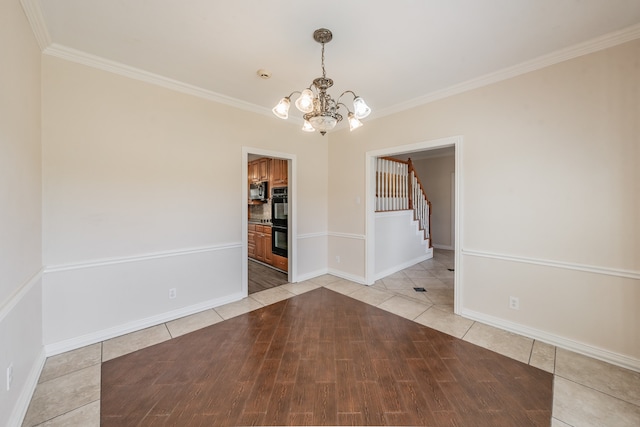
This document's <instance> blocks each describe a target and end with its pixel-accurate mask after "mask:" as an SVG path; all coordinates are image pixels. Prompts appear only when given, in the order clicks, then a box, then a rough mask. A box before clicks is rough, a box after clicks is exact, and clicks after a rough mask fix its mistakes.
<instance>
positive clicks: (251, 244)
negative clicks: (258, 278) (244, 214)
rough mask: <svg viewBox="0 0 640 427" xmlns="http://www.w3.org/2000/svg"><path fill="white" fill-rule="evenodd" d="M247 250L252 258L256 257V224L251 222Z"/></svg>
mask: <svg viewBox="0 0 640 427" xmlns="http://www.w3.org/2000/svg"><path fill="white" fill-rule="evenodd" d="M247 252H248V255H249V257H250V258H255V257H256V225H255V224H249V236H248V238H247Z"/></svg>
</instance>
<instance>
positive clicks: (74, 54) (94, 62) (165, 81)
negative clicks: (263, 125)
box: [43, 43, 273, 117]
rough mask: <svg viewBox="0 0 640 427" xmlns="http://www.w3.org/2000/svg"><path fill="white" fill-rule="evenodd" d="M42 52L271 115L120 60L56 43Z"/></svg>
mask: <svg viewBox="0 0 640 427" xmlns="http://www.w3.org/2000/svg"><path fill="white" fill-rule="evenodd" d="M43 53H44V54H45V55H49V56H54V57H57V58H61V59H65V60H67V61H71V62H76V63H78V64H82V65H86V66H88V67H92V68H97V69H99V70H103V71H107V72H110V73H114V74H118V75H121V76H124V77H128V78H131V79H135V80H141V81H143V82H146V83H151V84H153V85H157V86H161V87H164V88H167V89H171V90H175V91H177V92H182V93H186V94H188V95H193V96H197V97H199V98H204V99H207V100H209V101H214V102H218V103H221V104H225V105H229V106H231V107H235V108H240V109H242V110H246V111H251V112H254V113H257V114H263V115H266V116H269V117H272V116H273V114H272V113H271V111H270V110H269V109H267V108H264V107H260V106H258V105H255V104H251V103H249V102H245V101H241V100H239V99H236V98H232V97H230V96H226V95H222V94H220V93H217V92H213V91H210V90H207V89H203V88H201V87H198V86H194V85H191V84H188V83H184V82H181V81H179V80H174V79H171V78H169V77H164V76H161V75H159V74H154V73H151V72H148V71H145V70H141V69H139V68H135V67H131V66H129V65H125V64H122V63H120V62H116V61H111V60H108V59H105V58H102V57H99V56H96V55H92V54H89V53H86V52H82V51H80V50H76V49H72V48H69V47H66V46H62V45H59V44H57V43H53V44H51V45H50V46H49V47H47V48H46V49H45V50H44V51H43Z"/></svg>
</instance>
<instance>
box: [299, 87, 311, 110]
mask: <svg viewBox="0 0 640 427" xmlns="http://www.w3.org/2000/svg"><path fill="white" fill-rule="evenodd" d="M296 107H297V108H298V110H300V111H302V112H303V113H310V112H312V111H313V92H311V89H305V90H303V91H302V93H301V94H300V97H299V98H298V100H297V101H296Z"/></svg>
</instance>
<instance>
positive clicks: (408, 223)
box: [375, 210, 433, 280]
mask: <svg viewBox="0 0 640 427" xmlns="http://www.w3.org/2000/svg"><path fill="white" fill-rule="evenodd" d="M375 228H376V230H375V242H376V250H375V260H376V265H375V279H376V280H378V279H382V278H383V277H386V276H388V275H390V274H393V273H395V272H397V271H400V270H404V269H405V268H408V267H411V266H412V265H414V264H417V263H419V262H420V261H424V260H427V259H431V258H433V248H430V247H429V241H428V240H425V239H424V231H423V230H420V228H419V225H418V221H415V220H414V219H413V211H412V210H403V211H391V212H379V213H376V214H375Z"/></svg>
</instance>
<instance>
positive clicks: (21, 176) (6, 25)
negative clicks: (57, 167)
mask: <svg viewBox="0 0 640 427" xmlns="http://www.w3.org/2000/svg"><path fill="white" fill-rule="evenodd" d="M0 55H1V58H2V59H1V60H0V373H1V378H2V386H1V387H0V420H3V422H5V421H6V422H7V423H8V425H18V424H19V422H20V420H21V419H22V416H23V415H24V413H25V412H26V409H27V405H28V403H29V399H30V397H31V392H32V390H33V387H34V386H35V382H36V381H37V379H38V377H37V375H38V374H39V372H40V368H41V366H42V363H43V362H44V354H43V352H42V305H41V304H42V298H41V292H42V286H41V280H40V277H41V269H42V261H41V236H42V234H41V174H40V50H39V48H38V46H37V44H36V41H35V38H34V36H33V33H32V32H31V28H30V26H29V24H28V22H27V19H26V17H25V15H24V12H23V11H22V8H21V6H20V2H18V1H3V2H1V3H0ZM10 364H12V365H13V377H14V378H13V382H12V385H11V390H9V391H7V389H6V386H5V375H6V374H5V373H6V369H7V368H8V367H9V365H10Z"/></svg>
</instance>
